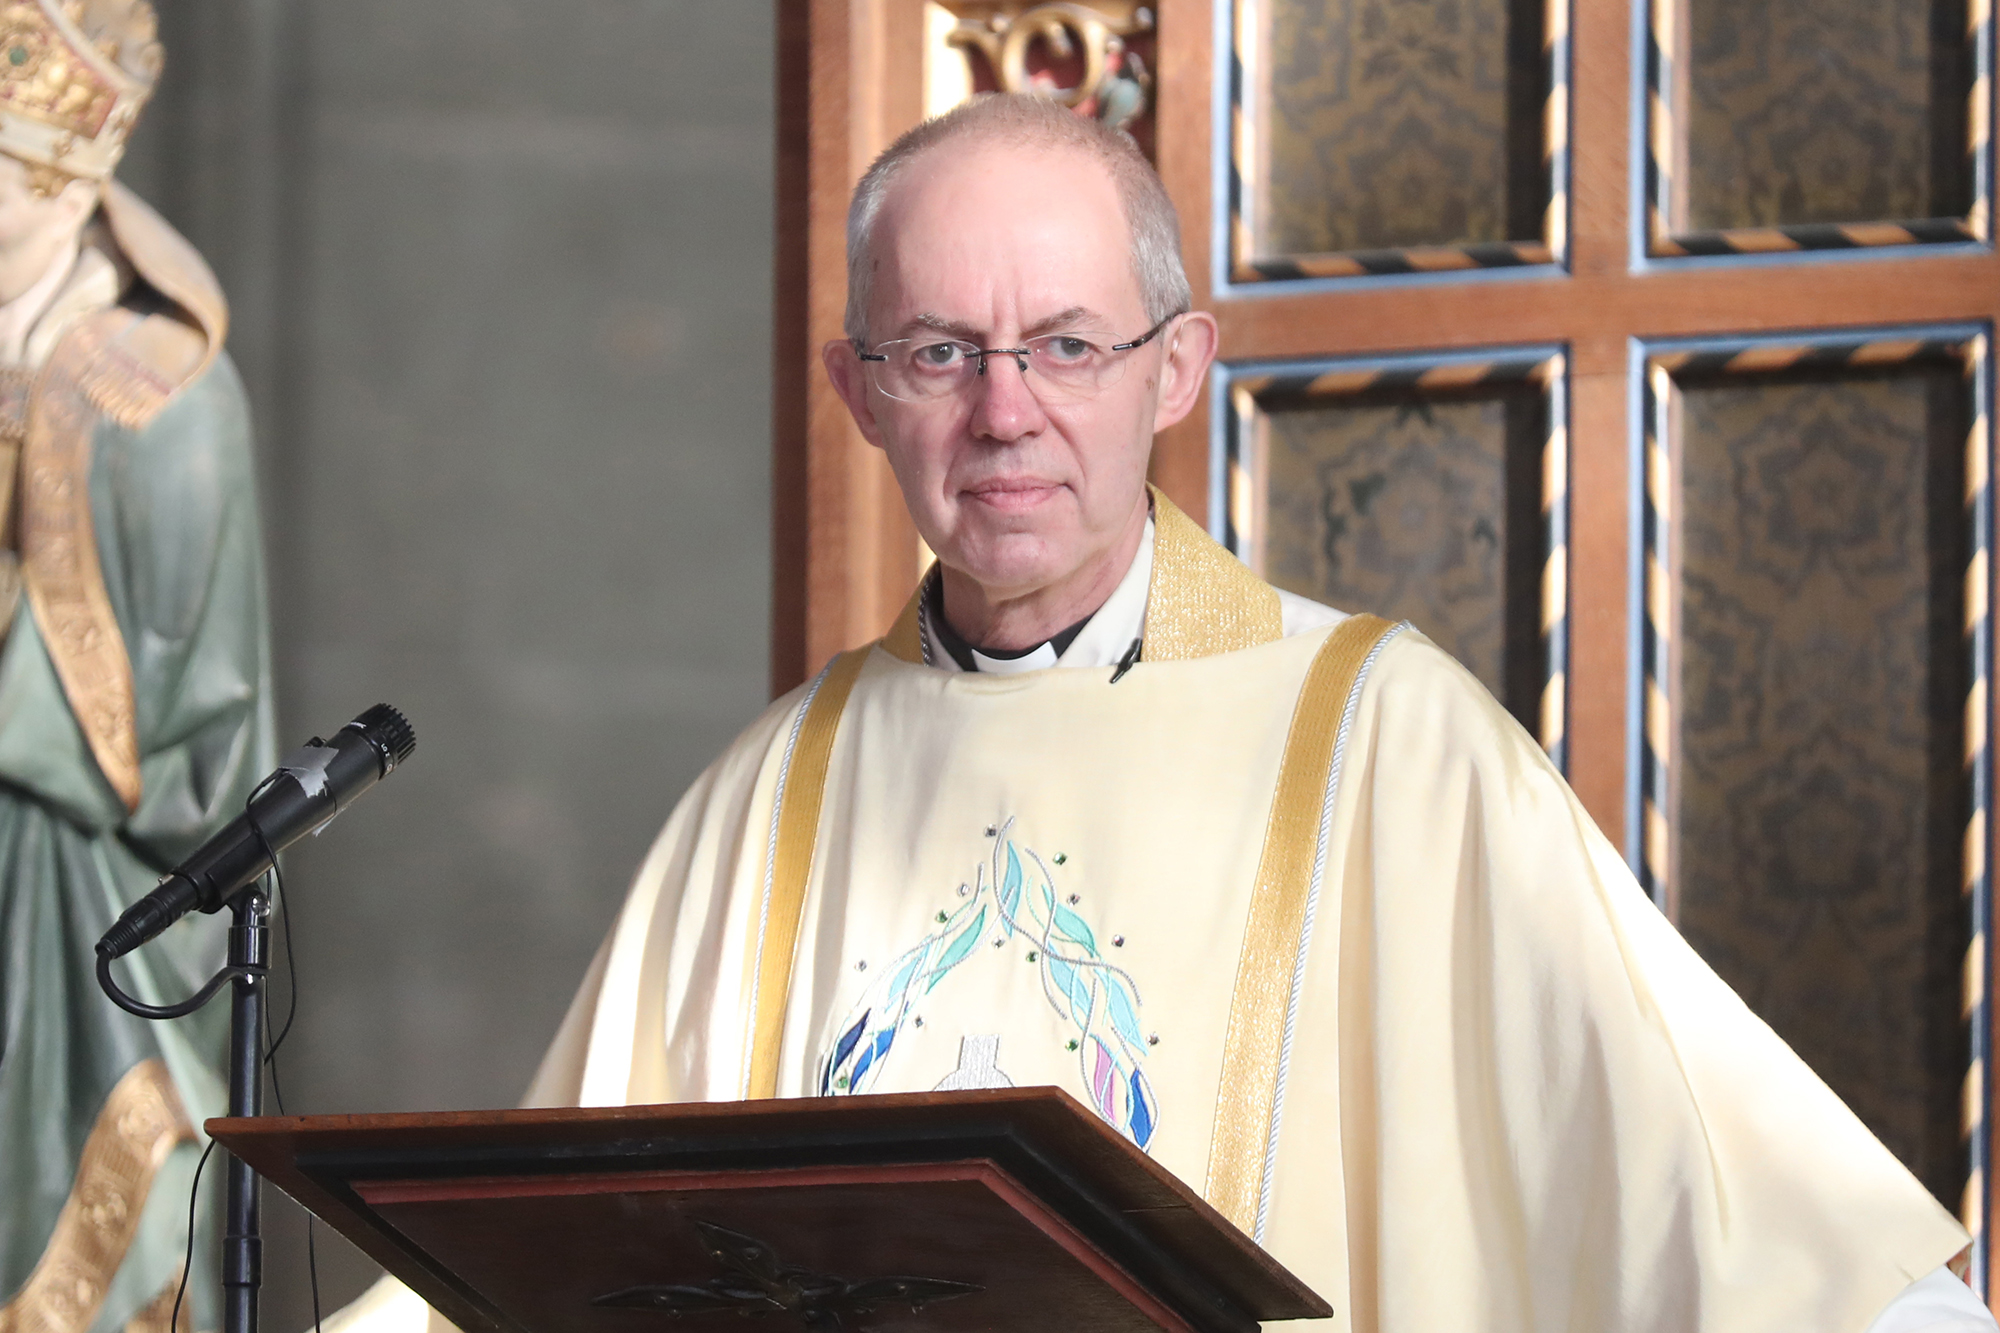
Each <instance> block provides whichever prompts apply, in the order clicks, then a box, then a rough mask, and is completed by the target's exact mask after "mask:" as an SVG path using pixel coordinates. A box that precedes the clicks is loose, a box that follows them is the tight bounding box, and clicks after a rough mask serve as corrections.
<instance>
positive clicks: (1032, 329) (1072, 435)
mask: <svg viewBox="0 0 2000 1333" xmlns="http://www.w3.org/2000/svg"><path fill="white" fill-rule="evenodd" d="M873 262H874V265H875V269H874V285H873V289H872V292H871V304H870V309H869V330H868V332H869V340H870V343H869V345H870V348H871V349H872V348H874V347H875V346H878V345H879V344H882V343H884V342H889V341H891V340H896V339H905V338H931V339H939V340H943V339H959V340H962V341H964V342H968V343H972V344H974V345H976V346H978V347H982V348H985V347H1019V346H1022V345H1023V344H1024V343H1025V342H1026V341H1027V340H1028V339H1030V338H1034V337H1037V336H1039V335H1042V334H1048V333H1058V332H1088V333H1093V334H1100V335H1108V341H1109V342H1127V341H1130V340H1132V339H1135V338H1137V337H1139V336H1140V335H1141V334H1143V333H1145V332H1146V331H1147V328H1148V326H1149V324H1150V321H1149V320H1148V319H1147V318H1146V311H1145V307H1144V303H1143V301H1142V300H1141V296H1140V291H1139V284H1138V279H1137V277H1136V275H1135V273H1134V271H1133V265H1132V237H1131V228H1130V226H1129V225H1128V223H1127V222H1126V219H1125V212H1124V208H1123V206H1122V204H1121V202H1120V200H1119V197H1118V191H1117V187H1116V185H1115V184H1114V183H1113V181H1112V179H1111V176H1110V173H1109V172H1108V171H1107V170H1106V169H1105V168H1104V166H1103V165H1102V164H1101V163H1099V162H1098V161H1096V160H1095V159H1094V158H1092V157H1091V156H1089V155H1088V154H1086V153H1083V152H1079V151H1076V150H1073V149H1068V150H1065V149H1046V148H1039V149H1038V148H1020V147H1012V146H1001V145H995V144H989V143H981V142H979V141H977V140H972V141H959V142H949V143H946V144H943V145H941V146H940V147H939V148H937V149H935V150H933V151H931V152H928V153H926V154H925V155H924V156H922V157H920V158H918V159H917V160H916V161H914V162H912V163H911V164H910V165H909V167H908V168H907V169H906V170H905V172H904V173H903V175H902V177H901V178H900V179H899V180H897V181H896V182H895V184H894V185H893V186H892V187H891V190H890V194H889V197H888V198H887V199H886V200H885V201H884V207H883V211H882V214H881V216H880V218H879V220H878V222H877V226H876V231H875V242H874V253H873ZM1197 318H1202V319H1205V317H1197ZM1183 323H1184V321H1179V320H1177V321H1174V322H1173V323H1171V324H1169V325H1168V327H1167V329H1166V330H1165V332H1164V334H1163V335H1162V336H1161V337H1160V338H1158V339H1156V340H1155V341H1153V342H1150V343H1148V344H1146V345H1145V346H1144V347H1140V348H1137V349H1134V350H1132V351H1129V352H1123V353H1119V354H1118V355H1119V356H1122V357H1124V358H1126V360H1125V362H1124V364H1123V366H1122V369H1121V371H1120V373H1119V374H1118V376H1117V378H1116V380H1115V381H1114V382H1113V383H1111V384H1109V385H1108V386H1107V387H1105V388H1103V389H1100V390H1098V391H1097V392H1095V393H1094V394H1089V395H1085V396H1082V397H1067V396H1065V395H1061V394H1056V393H1051V392H1050V391H1049V389H1048V387H1047V386H1046V384H1045V383H1043V382H1041V379H1040V376H1039V375H1038V374H1037V372H1036V371H1034V370H1033V369H1032V368H1031V369H1029V370H1028V371H1027V372H1025V373H1024V372H1023V371H1022V370H1021V369H1020V368H1019V364H1018V362H1017V360H1016V359H1015V358H1013V357H1008V356H994V357H989V358H987V360H986V372H985V374H984V375H975V376H971V377H970V378H969V379H968V380H967V383H966V387H965V388H964V390H963V392H960V393H956V394H950V395H947V396H944V397H941V398H935V399H929V400H926V401H921V402H905V401H900V400H898V399H896V398H891V397H889V396H887V395H885V394H884V393H882V392H881V391H880V390H879V389H877V388H875V387H874V386H873V385H872V383H871V382H870V380H869V379H868V377H867V376H866V375H864V374H863V373H861V366H860V363H859V362H858V361H854V360H852V356H853V354H852V351H851V349H847V350H846V351H845V352H844V353H843V349H842V346H841V345H840V344H833V345H830V346H829V349H828V366H829V369H830V371H832V373H833V375H834V378H835V382H836V384H837V385H838V386H839V387H840V388H841V390H842V393H843V396H844V397H845V398H846V399H847V401H848V405H849V407H850V408H851V409H853V411H854V415H855V418H856V420H857V422H858V423H859V424H860V426H861V428H862V430H863V432H864V433H865V434H866V435H867V436H868V437H869V439H870V440H871V441H872V442H873V443H875V444H877V445H879V446H881V447H882V448H883V449H884V450H885V451H886V452H887V454H888V458H889V464H890V466H891V467H892V468H893V469H894V470H895V473H896V479H897V481H898V483H899V484H900V485H901V487H902V491H903V496H904V499H905V501H906V502H907V504H908V505H909V509H910V514H911V517H912V518H913V519H914V520H915V521H916V526H917V530H918V531H919V532H920V533H922V534H923V537H924V540H925V541H926V542H928V543H929V544H930V547H931V549H932V550H934V551H936V552H937V553H938V556H939V557H940V558H941V559H942V560H943V561H944V563H945V564H946V565H948V566H950V567H951V568H953V569H956V570H959V571H961V572H963V573H965V574H967V575H969V576H970V577H972V578H973V579H975V580H977V581H978V582H979V584H980V585H981V586H982V587H984V588H985V589H987V590H988V592H989V593H990V594H992V595H995V596H1003V597H1004V596H1010V595H1022V594H1025V593H1028V592H1032V591H1034V590H1036V589H1038V588H1043V587H1047V586H1049V585H1051V584H1055V583H1057V582H1059V581H1061V580H1063V579H1065V578H1067V577H1068V576H1070V575H1071V574H1073V573H1075V572H1076V571H1078V570H1079V569H1082V568H1084V567H1085V566H1088V565H1090V564H1091V562H1092V561H1093V560H1094V559H1099V558H1102V557H1103V556H1104V555H1105V553H1106V552H1107V551H1109V550H1111V549H1112V548H1113V547H1115V546H1117V545H1118V544H1119V543H1120V541H1121V539H1122V538H1124V537H1126V536H1127V535H1129V534H1130V533H1131V532H1133V531H1134V524H1135V523H1143V521H1144V520H1143V517H1142V515H1143V512H1144V508H1145V503H1146V499H1145V481H1146V462H1147V458H1148V455H1149V454H1150V452H1151V449H1152V441H1153V433H1154V431H1155V430H1156V429H1158V428H1159V427H1161V426H1163V425H1166V424H1169V420H1168V419H1178V417H1179V416H1180V415H1184V414H1185V412H1186V411H1187V409H1188V407H1190V406H1192V401H1193V393H1194V392H1196V391H1198V385H1196V386H1193V387H1192V388H1189V387H1188V386H1187V385H1186V384H1185V383H1183V384H1182V385H1180V386H1179V387H1181V388H1184V389H1187V390H1188V391H1187V392H1186V393H1185V394H1184V395H1183V394H1173V395H1171V397H1172V398H1173V400H1174V401H1173V402H1171V403H1169V404H1167V405H1166V407H1165V410H1164V411H1163V390H1167V389H1169V388H1171V387H1173V382H1174V381H1175V380H1176V379H1179V380H1181V381H1185V380H1186V379H1187V378H1188V375H1187V366H1186V365H1185V364H1184V363H1185V361H1186V358H1185V357H1182V358H1181V360H1180V361H1178V362H1177V361H1176V360H1174V358H1173V357H1172V355H1171V353H1172V350H1173V345H1174V344H1175V343H1176V341H1177V340H1178V339H1179V336H1180V329H1181V325H1182V324H1183ZM1207 329H1208V326H1206V325H1204V326H1203V328H1202V330H1201V332H1200V333H1199V334H1198V335H1197V337H1198V339H1205V337H1206V333H1207ZM1208 345H1209V344H1208V343H1207V342H1206V341H1205V340H1204V341H1202V342H1201V346H1202V347H1203V348H1204V349H1206V347H1207V346H1208ZM1198 359H1199V360H1200V361H1201V362H1202V363H1203V368H1205V365H1206V359H1207V357H1206V352H1205V350H1204V352H1203V354H1202V355H1201V356H1200V357H1199V358H1198ZM1032 364H1033V363H1032V360H1031V362H1030V365H1031V366H1032ZM1199 374H1200V370H1199V369H1196V370H1195V372H1194V375H1195V378H1197V379H1198V377H1199ZM1183 396H1184V397H1185V398H1186V400H1187V401H1186V403H1185V404H1183V403H1181V402H1180V401H1179V399H1180V398H1181V397H1183ZM1163 418H1168V419H1163Z"/></svg>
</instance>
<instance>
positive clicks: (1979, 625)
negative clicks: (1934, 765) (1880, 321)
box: [1627, 325, 1994, 1290]
mask: <svg viewBox="0 0 2000 1333" xmlns="http://www.w3.org/2000/svg"><path fill="white" fill-rule="evenodd" d="M1990 353H1991V335H1990V331H1989V330H1988V329H1986V328H1984V327H1982V326H1976V325H1951V326H1925V327H1920V328H1910V329H1877V330H1868V331H1851V332H1838V333H1826V334H1815V335H1812V336H1810V337H1808V336H1804V335H1778V336H1771V337H1759V338H1732V339H1709V340H1671V341H1660V342H1655V343H1651V344H1639V345H1635V347H1634V349H1633V363H1634V373H1635V377H1636V379H1637V382H1638V383H1637V389H1638V397H1639V399H1640V402H1639V408H1640V410H1639V412H1638V414H1637V418H1636V421H1635V429H1634V432H1633V439H1632V448H1633V449H1634V451H1635V456H1634V458H1633V463H1632V469H1631V475H1632V479H1633V512H1634V518H1635V523H1634V539H1635V546H1634V556H1635V559H1634V562H1633V580H1634V583H1633V588H1632V599H1631V604H1632V607H1633V620H1634V644H1635V647H1636V648H1637V654H1636V659H1635V661H1634V664H1633V678H1632V690H1631V696H1630V697H1631V721H1630V724H1629V734H1630V736H1631V738H1632V739H1631V744H1632V764H1631V769H1630V770H1629V771H1630V772H1631V773H1632V774H1633V780H1632V782H1631V783H1630V788H1629V800H1630V801H1631V807H1630V811H1629V814H1628V819H1627V828H1628V829H1629V830H1631V832H1630V833H1629V834H1628V837H1629V839H1630V846H1629V847H1628V849H1627V856H1628V860H1629V861H1630V862H1631V864H1632V868H1633V870H1634V872H1635V873H1636V874H1637V875H1638V878H1639V882H1640V883H1641V885H1642V886H1644V888H1645V889H1646V891H1647V892H1648V893H1649V894H1651V895H1652V897H1653V898H1654V900H1655V901H1656V902H1658V903H1660V904H1661V906H1662V908H1663V909H1666V908H1668V907H1669V898H1670V896H1671V895H1672V893H1673V890H1674V878H1673V876H1674V872H1675V867H1674V865H1673V856H1674V852H1673V822H1674V813H1673V811H1674V804H1673V802H1674V796H1673V781H1674V778H1675V759H1674V751H1675V745H1676V737H1677V736H1678V735H1679V730H1678V724H1677V722H1676V716H1675V710H1676V707H1677V706H1678V703H1679V701H1678V700H1677V699H1676V697H1675V693H1676V691H1675V685H1674V682H1675V679H1676V672H1677V670H1678V669H1679V667H1678V660H1677V658H1676V656H1675V652H1674V648H1675V635H1676V631H1677V618H1678V616H1677V606H1678V598H1679V593H1678V590H1677V587H1676V579H1677V577H1678V576H1677V574H1676V569H1677V563H1676V562H1677V553H1676V551H1675V549H1674V547H1675V543H1676V542H1677V540H1679V535H1680V534H1679V528H1678V524H1679V522H1680V521H1681V517H1682V515H1681V512H1680V511H1681V509H1682V507H1683V506H1682V503H1681V500H1680V481H1679V469H1680V459H1679V449H1680V445H1679V441H1678V440H1677V439H1676V429H1675V414H1676V411H1677V398H1678V395H1679V386H1680V384H1682V383H1684V382H1687V381H1689V380H1692V379H1696V378H1700V379H1702V380H1705V381H1707V382H1708V383H1711V384H1712V383H1714V382H1715V378H1716V377H1722V376H1731V375H1741V376H1744V377H1745V378H1746V380H1748V379H1749V378H1750V377H1755V376H1769V375H1773V374H1781V373H1788V372H1798V371H1813V370H1818V371H1838V370H1841V369H1850V370H1853V371H1856V372H1857V373H1859V372H1868V371H1876V370H1879V369H1881V368H1885V367H1894V366H1897V365H1914V364H1916V363H1920V362H1928V363H1930V364H1932V365H1954V366H1957V367H1959V368H1961V369H1962V373H1963V376H1964V381H1965V386H1966V391H1967V393H1968V395H1969V397H1970V403H1969V405H1968V413H1967V419H1968V420H1969V421H1970V427H1969V429H1968V431H1967V433H1966V439H1965V452H1964V464H1963V475H1964V487H1965V491H1964V514H1965V519H1966V522H1967V525H1968V527H1967V534H1966V537H1967V540H1966V545H1965V548H1964V549H1965V552H1966V557H1967V558H1966V567H1965V571H1964V578H1965V585H1964V595H1963V596H1964V651H1965V653H1966V654H1967V658H1966V678H1965V679H1966V683H1967V687H1968V688H1967V698H1966V702H1965V706H1964V713H1963V719H1964V720H1963V729H1964V758H1965V780H1966V795H1967V810H1968V813H1967V818H1966V824H1965V830H1964V841H1963V845H1962V850H1961V851H1960V853H1959V859H1960V873H1961V884H1962V889H1963V892H1964V895H1965V900H1966V905H1967V909H1968V910H1969V911H1970V913H1971V922H1970V938H1969V942H1968V947H1967V949H1966V954H1965V959H1964V969H1963V992H1962V993H1963V1003H1964V1018H1965V1020H1966V1022H1967V1023H1968V1026H1969V1039H1970V1043H1971V1050H1970V1052H1969V1062H1968V1065H1967V1073H1966V1080H1965V1087H1964V1095H1963V1103H1962V1105H1963V1127H1964V1134H1965V1140H1966V1143H1967V1145H1968V1149H1969V1155H1970V1162H1969V1171H1968V1175H1967V1183H1966V1186H1965V1190H1964V1195H1963V1200H1962V1203H1961V1207H1960V1215H1961V1220H1962V1221H1963V1222H1964V1223H1965V1225H1966V1228H1967V1229H1968V1230H1969V1231H1971V1232H1972V1234H1973V1238H1974V1248H1973V1255H1972V1269H1973V1271H1972V1273H1971V1275H1970V1278H1969V1280H1970V1281H1971V1283H1972V1285H1973V1287H1974V1289H1975V1290H1984V1289H1985V1284H1986V1280H1987V1271H1988V1267H1989V1265H1990V1262H1991V1255H1990V1252H1989V1249H1988V1244H1987V1235H1986V1232H1987V1228H1988V1226H1989V1224H1990V1222H1991V1220H1992V1215H1991V1201H1990V1198H1989V1194H1990V1184H1989V1182H1990V1177H1991V1146H1992V1145H1991V1142H1990V1133H1989V1124H1988V1117H1987V1110H1986V1108H1987V1106H1988V1105H1989V1103H1990V1094H1991V1074H1990V1070H1991V1056H1992V1047H1991V1043H1992V1034H1991V1023H1992V1017H1993V1014H1992V1009H1991V959H1990V949H1989V940H1988V937H1989V935H1990V933H1991V930H1992V926H1993V922H1992V912H1993V897H1992V879H1991V855H1990V844H1991V840H1992V836H1993V834H1992V829H1993V824H1992V819H1993V757H1992V738H1991V727H1990V714H1991V709H1992V696H1991V692H1990V691H1991V680H1992V673H1993V653H1994V643H1993V627H1992V597H1991V587H1992V579H1993V567H1992V550H1993V539H1994V510H1993V490H1992V471H1993V469H1992V447H1993V439H1992V433H1991V427H1990V422H1991V420H1992V411H1993V370H1992V357H1991V354H1990Z"/></svg>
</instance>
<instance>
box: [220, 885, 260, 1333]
mask: <svg viewBox="0 0 2000 1333" xmlns="http://www.w3.org/2000/svg"><path fill="white" fill-rule="evenodd" d="M270 924H271V903H270V900H269V899H267V898H266V897H265V896H264V895H263V894H262V893H259V892H257V891H256V890H254V889H253V890H251V891H250V892H249V893H245V894H242V895H240V896H239V897H238V898H237V899H236V901H235V902H233V903H231V904H230V907H229V961H228V964H227V966H226V967H225V969H224V970H225V971H227V970H230V969H234V968H241V969H242V970H241V971H239V972H237V973H236V976H235V980H234V982H233V983H232V984H231V986H230V991H229V1114H230V1115H232V1116H254V1115H262V1114H263V1113H264V1068H263V1060H264V1001H265V993H264V983H265V981H266V980H267V979H268V977H269V973H270V956H271V931H270ZM261 1183H262V1182H261V1181H260V1180H259V1178H258V1176H257V1173H256V1172H255V1171H252V1170H251V1169H250V1167H249V1165H248V1164H247V1163H245V1162H244V1161H243V1160H242V1159H241V1158H239V1157H238V1156H236V1154H235V1153H231V1154H230V1155H229V1175H228V1195H227V1198H228V1201H229V1202H228V1213H227V1216H226V1220H225V1224H224V1230H223V1236H222V1301H223V1305H222V1330H223V1333H257V1289H258V1288H259V1287H260V1286H261V1285H262V1284H263V1281H264V1238H263V1235H262V1222H263V1218H262V1213H263V1207H262V1200H261V1198H260V1197H259V1194H260V1190H259V1186H260V1185H261Z"/></svg>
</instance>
